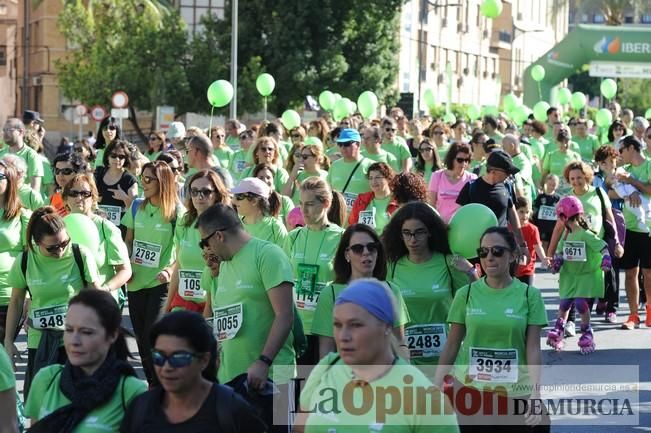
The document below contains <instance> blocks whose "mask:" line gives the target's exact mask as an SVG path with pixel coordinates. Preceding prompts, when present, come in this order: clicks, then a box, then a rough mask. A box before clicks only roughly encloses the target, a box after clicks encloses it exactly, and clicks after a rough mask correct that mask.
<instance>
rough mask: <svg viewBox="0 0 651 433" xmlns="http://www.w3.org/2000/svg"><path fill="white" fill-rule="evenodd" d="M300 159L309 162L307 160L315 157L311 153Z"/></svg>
mask: <svg viewBox="0 0 651 433" xmlns="http://www.w3.org/2000/svg"><path fill="white" fill-rule="evenodd" d="M300 157H301V158H302V159H303V161H305V160H307V159H310V158H314V155H312V154H311V153H309V154H307V155H300Z"/></svg>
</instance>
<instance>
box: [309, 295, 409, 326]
mask: <svg viewBox="0 0 651 433" xmlns="http://www.w3.org/2000/svg"><path fill="white" fill-rule="evenodd" d="M387 285H388V286H389V289H391V293H393V296H395V297H396V306H397V308H398V310H399V311H398V317H396V320H395V321H394V322H393V327H394V328H397V327H399V326H403V325H406V324H407V323H408V322H409V311H407V306H406V305H405V301H404V299H403V297H402V294H401V293H400V289H399V288H398V287H397V286H396V285H395V284H387ZM346 287H348V284H339V283H332V284H330V285H328V287H326V288H325V290H324V292H323V296H319V302H318V304H317V306H316V310H315V311H314V318H313V320H312V334H314V335H322V336H324V337H331V338H332V337H333V331H332V310H333V309H334V307H335V300H336V299H337V296H339V294H340V293H341V292H342V291H343V290H344V289H345V288H346Z"/></svg>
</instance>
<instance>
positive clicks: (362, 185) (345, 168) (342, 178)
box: [328, 157, 373, 211]
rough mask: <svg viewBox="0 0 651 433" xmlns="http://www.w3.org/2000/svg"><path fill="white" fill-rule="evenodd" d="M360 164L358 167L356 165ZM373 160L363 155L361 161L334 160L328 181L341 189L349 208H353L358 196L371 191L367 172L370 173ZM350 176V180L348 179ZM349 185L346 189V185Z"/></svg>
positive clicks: (337, 189)
mask: <svg viewBox="0 0 651 433" xmlns="http://www.w3.org/2000/svg"><path fill="white" fill-rule="evenodd" d="M357 164H359V166H358V167H357V169H355V167H356V166H357ZM371 164H373V161H372V160H370V159H368V158H364V157H362V159H360V160H359V161H351V162H346V161H344V159H343V158H342V159H338V160H337V161H335V162H333V163H332V165H331V166H330V171H329V172H328V183H330V186H331V187H332V189H333V190H335V191H339V192H340V193H342V194H343V195H344V198H345V199H346V206H347V207H348V210H349V211H350V209H352V207H353V203H354V202H355V199H356V198H357V196H358V195H359V194H361V193H363V192H369V191H370V190H371V187H370V186H369V184H368V179H367V178H366V174H367V173H368V168H369V166H370V165H371ZM353 170H355V171H354V172H353ZM349 178H350V182H348V179H349ZM346 183H348V186H347V187H346V189H345V190H344V186H346Z"/></svg>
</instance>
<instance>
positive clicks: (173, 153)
mask: <svg viewBox="0 0 651 433" xmlns="http://www.w3.org/2000/svg"><path fill="white" fill-rule="evenodd" d="M156 161H163V162H165V163H167V165H168V166H169V167H170V170H172V173H174V184H176V193H177V194H178V196H179V201H181V202H183V201H185V178H184V177H183V157H182V156H181V152H179V151H178V150H176V149H172V150H167V151H165V152H163V153H161V154H160V155H158V158H156Z"/></svg>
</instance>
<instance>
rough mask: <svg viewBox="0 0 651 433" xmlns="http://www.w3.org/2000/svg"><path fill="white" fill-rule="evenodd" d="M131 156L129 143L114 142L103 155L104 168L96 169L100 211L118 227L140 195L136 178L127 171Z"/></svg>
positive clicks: (122, 141)
mask: <svg viewBox="0 0 651 433" xmlns="http://www.w3.org/2000/svg"><path fill="white" fill-rule="evenodd" d="M129 155H130V150H129V143H128V142H127V141H124V140H113V141H111V142H110V143H109V145H108V146H106V150H105V152H104V153H103V156H102V159H103V160H104V163H103V166H102V167H98V168H96V169H95V184H96V185H97V191H98V192H99V202H98V204H99V209H101V210H102V212H104V214H105V215H106V219H107V220H109V221H110V222H112V223H113V224H115V225H116V226H117V227H119V226H120V221H121V220H122V216H123V215H124V212H125V209H127V208H129V206H131V203H132V202H133V200H135V198H136V197H137V195H138V184H137V181H136V178H135V176H133V175H132V174H131V173H129V172H128V171H127V168H128V167H129V163H130V162H129Z"/></svg>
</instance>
